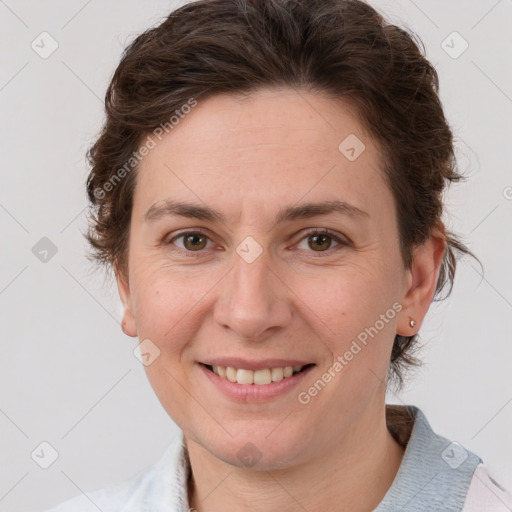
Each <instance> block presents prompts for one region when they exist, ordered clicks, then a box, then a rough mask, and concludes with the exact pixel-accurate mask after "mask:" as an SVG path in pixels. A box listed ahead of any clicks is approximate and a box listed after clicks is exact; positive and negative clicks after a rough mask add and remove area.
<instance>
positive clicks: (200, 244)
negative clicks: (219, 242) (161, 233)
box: [169, 231, 209, 252]
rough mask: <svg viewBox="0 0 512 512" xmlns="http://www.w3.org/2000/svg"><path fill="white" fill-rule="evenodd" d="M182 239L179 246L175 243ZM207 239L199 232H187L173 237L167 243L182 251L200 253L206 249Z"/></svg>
mask: <svg viewBox="0 0 512 512" xmlns="http://www.w3.org/2000/svg"><path fill="white" fill-rule="evenodd" d="M180 239H182V240H183V242H182V243H181V244H178V243H176V241H177V240H180ZM208 240H209V238H208V237H207V236H206V235H205V234H204V233H201V232H199V231H187V232H185V233H181V234H180V235H178V236H175V237H174V238H173V239H172V240H170V241H169V244H173V245H176V246H177V247H178V248H179V249H181V250H182V251H187V252H200V251H201V250H203V249H205V248H206V245H207V243H208Z"/></svg>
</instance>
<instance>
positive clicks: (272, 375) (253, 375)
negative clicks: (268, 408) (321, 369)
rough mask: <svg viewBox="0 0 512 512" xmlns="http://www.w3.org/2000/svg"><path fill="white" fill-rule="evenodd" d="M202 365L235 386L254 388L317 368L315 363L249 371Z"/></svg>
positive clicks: (231, 367)
mask: <svg viewBox="0 0 512 512" xmlns="http://www.w3.org/2000/svg"><path fill="white" fill-rule="evenodd" d="M200 364H201V365H202V366H203V367H204V368H206V369H207V370H208V371H209V372H211V373H213V374H215V375H217V376H218V377H220V378H221V379H223V380H226V381H228V382H231V383H233V384H242V385H253V386H268V385H270V384H273V383H276V382H281V381H285V380H287V379H290V378H292V377H295V376H296V375H298V374H299V373H303V372H306V371H307V370H308V369H309V368H311V367H313V366H315V365H314V364H313V363H309V364H304V365H294V366H291V365H289V366H273V367H269V368H261V369H258V370H249V369H247V368H235V367H234V366H222V365H212V364H204V363H200Z"/></svg>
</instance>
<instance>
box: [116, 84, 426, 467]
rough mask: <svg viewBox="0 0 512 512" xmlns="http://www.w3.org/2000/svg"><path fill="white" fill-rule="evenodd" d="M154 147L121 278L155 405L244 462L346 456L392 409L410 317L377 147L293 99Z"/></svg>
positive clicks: (338, 106) (219, 111) (276, 98)
mask: <svg viewBox="0 0 512 512" xmlns="http://www.w3.org/2000/svg"><path fill="white" fill-rule="evenodd" d="M152 137H153V139H154V140H155V141H156V147H154V148H153V149H150V150H149V154H148V155H147V156H145V157H144V159H143V160H142V162H141V164H140V168H139V170H138V175H137V185H136V190H135V195H134V201H133V214H132V220H131V228H130V242H129V258H128V275H129V279H128V283H126V282H124V281H123V280H122V279H118V283H119V286H120V293H121V296H122V299H123V302H124V305H125V308H126V311H125V317H124V321H123V323H124V329H125V331H126V332H128V333H130V334H132V335H137V336H138V337H139V339H140V341H141V342H143V344H142V349H143V350H142V351H143V352H144V353H145V354H146V355H145V356H144V358H145V364H146V366H145V369H146V372H147V375H148V378H149V380H150V382H151V385H152V387H153V389H154V390H155V392H156V394H157V396H158V398H159V399H160V401H161V403H162V405H163V406H164V408H165V409H166V411H167V412H168V414H169V415H170V416H171V417H172V418H173V419H174V421H175V422H176V423H177V424H178V425H179V426H180V427H181V429H182V430H183V431H184V434H185V436H186V438H187V439H188V440H189V441H192V442H195V443H197V444H199V445H200V446H201V447H203V448H204V449H206V450H207V451H208V452H209V453H211V454H213V455H215V456H216V457H218V458H220V459H222V460H224V461H227V462H229V463H232V464H235V465H239V466H242V465H245V466H252V465H254V466H255V467H258V468H276V467H286V466H289V465H295V464H300V463H303V462H305V461H307V460H308V459H310V458H312V457H318V456H321V455H322V453H327V452H329V451H331V450H332V449H333V447H334V443H336V442H338V441H339V439H341V438H343V436H344V435H349V434H350V433H352V434H354V433H355V431H356V429H357V428H358V426H361V425H362V424H363V423H364V422H365V421H366V424H368V422H369V421H370V419H369V418H371V417H374V416H375V415H377V414H381V413H382V410H383V407H384V393H385V385H384V383H385V381H386V374H387V369H388V364H389V358H390V352H391V347H392V343H393V339H394V336H395V334H396V332H397V331H398V332H400V329H401V327H400V326H401V325H405V324H404V322H407V321H408V320H407V319H406V318H405V317H407V311H408V310H407V307H406V306H404V305H403V304H404V303H403V302H402V300H403V299H404V297H405V295H406V292H407V289H408V288H409V286H410V272H409V271H405V270H404V268H403V265H402V261H401V257H400V251H399V238H398V230H397V218H396V212H395V207H394V202H393V196H392V194H391V192H390V190H389V188H388V186H387V185H386V183H385V181H384V179H383V175H382V172H381V171H380V169H381V165H382V161H381V159H380V156H379V153H378V149H377V147H376V145H375V144H374V143H373V142H372V140H371V139H370V138H369V137H368V136H367V135H366V133H365V132H364V131H363V128H362V126H361V124H360V123H359V121H358V119H357V118H356V117H354V115H353V114H351V113H350V111H349V109H348V108H347V105H345V104H344V103H342V102H335V101H333V100H332V99H329V98H327V97H325V96H323V95H320V94H313V93H306V92H303V93H297V92H295V91H293V90H291V89H282V90H272V91H270V90H267V91H259V92H257V93H253V94H251V95H250V96H248V97H246V98H245V99H241V98H240V97H236V96H234V95H217V96H214V97H211V98H209V99H206V100H200V101H199V102H198V104H197V106H195V107H194V108H192V109H191V112H190V113H189V114H187V115H185V116H184V117H183V118H181V120H180V122H179V124H177V125H175V126H174V128H173V129H172V131H170V133H169V134H165V135H164V136H163V137H161V138H162V140H161V141H159V140H158V138H156V137H155V136H152ZM363 144H364V146H363ZM182 203H186V205H188V206H180V205H181V204H182ZM213 212H216V213H213ZM314 230H317V231H318V233H317V234H316V235H315V233H311V231H314ZM189 231H192V232H194V233H195V234H189V235H187V232H189ZM326 231H328V233H325V232H326ZM417 321H418V319H417ZM402 330H404V328H402ZM404 334H412V333H404ZM337 363H338V364H337ZM218 366H220V367H221V368H220V369H219V368H217V367H218ZM227 367H231V369H229V368H227ZM287 367H288V368H287ZM289 367H292V369H293V367H301V368H303V370H302V371H300V372H299V373H296V374H294V375H292V376H288V377H286V376H285V375H288V374H289V372H290V369H289ZM296 369H297V368H296ZM212 370H215V371H216V372H217V373H220V374H221V375H223V374H224V373H227V376H221V375H217V374H216V373H214V372H213V371H212ZM239 370H246V371H239ZM247 370H248V371H247ZM229 379H231V380H235V379H236V380H237V382H231V380H229ZM255 380H256V383H254V381H255ZM238 381H241V382H253V383H252V384H250V383H246V384H243V383H238ZM269 381H272V383H270V384H269V383H268V382H269ZM372 415H373V416H372ZM354 435H355V434H354Z"/></svg>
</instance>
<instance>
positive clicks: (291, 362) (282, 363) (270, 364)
mask: <svg viewBox="0 0 512 512" xmlns="http://www.w3.org/2000/svg"><path fill="white" fill-rule="evenodd" d="M201 363H202V364H206V365H210V366H225V367H228V366H231V367H232V368H237V369H244V370H252V371H256V370H264V369H266V368H285V367H286V366H306V365H307V364H312V363H311V361H304V360H300V359H261V360H259V361H249V360H248V359H243V358H240V357H217V358H212V359H207V360H204V361H201Z"/></svg>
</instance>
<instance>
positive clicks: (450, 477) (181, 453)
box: [47, 406, 509, 512]
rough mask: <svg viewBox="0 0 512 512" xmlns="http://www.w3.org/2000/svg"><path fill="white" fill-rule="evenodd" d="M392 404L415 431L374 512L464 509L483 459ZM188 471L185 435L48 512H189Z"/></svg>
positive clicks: (419, 415)
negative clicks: (137, 466) (119, 478)
mask: <svg viewBox="0 0 512 512" xmlns="http://www.w3.org/2000/svg"><path fill="white" fill-rule="evenodd" d="M388 407H389V406H388ZM393 408H394V409H395V411H401V412H399V414H402V415H403V417H404V418H405V422H406V423H407V418H410V420H409V423H410V425H412V430H411V428H410V426H409V428H407V427H406V428H405V439H406V441H405V442H406V443H407V446H406V450H405V454H404V457H403V460H402V463H401V465H400V468H399V470H398V473H397V475H396V477H395V479H394V481H393V484H392V485H391V487H390V488H389V490H388V492H387V493H386V495H385V496H384V498H383V500H382V501H381V503H380V504H379V506H378V507H377V508H376V509H375V510H374V512H397V511H399V510H403V511H404V512H425V511H427V510H428V511H429V512H433V511H443V512H452V511H453V512H455V511H457V512H460V511H462V510H463V508H464V507H465V501H466V497H467V495H468V490H469V488H470V484H471V481H472V477H473V474H474V472H475V469H476V468H477V466H478V465H479V464H480V463H481V462H482V461H481V459H480V458H479V457H478V456H477V455H475V454H474V453H472V452H470V451H469V450H466V449H464V448H463V447H462V446H461V445H459V444H458V443H453V442H451V441H449V440H448V439H446V438H444V437H442V436H439V435H437V434H436V433H435V432H434V431H433V430H432V428H431V427H430V425H429V423H428V421H427V419H426V417H425V415H424V414H423V413H422V412H421V411H420V410H419V409H418V408H417V407H415V406H407V407H398V406H393ZM409 432H410V436H408V433H409ZM398 437H400V435H398ZM407 437H409V439H408V442H407ZM189 471H190V468H189V461H188V457H187V453H186V449H185V445H184V443H183V435H180V437H178V438H177V439H176V440H175V441H173V442H172V443H171V444H170V445H169V446H168V448H167V449H166V451H165V453H164V454H163V456H162V457H161V458H160V460H159V461H158V462H156V463H155V464H153V465H151V466H150V467H149V468H147V469H145V470H144V471H142V472H140V473H139V474H138V475H137V476H135V477H134V478H132V479H131V480H128V481H126V482H124V483H122V484H119V485H117V486H112V487H108V488H105V489H101V490H96V491H92V492H88V493H86V494H82V495H80V496H77V497H75V498H72V499H70V500H67V501H65V502H64V503H62V504H60V505H59V506H57V507H55V508H52V509H51V510H48V511H47V512H98V509H99V510H101V511H103V512H128V511H129V512H157V511H158V512H159V511H162V512H163V511H166V512H167V511H168V512H188V511H189V510H190V509H189V504H188V498H187V480H188V476H189ZM466 505H467V503H466ZM493 510H500V511H501V510H509V509H508V507H507V508H493ZM486 512H487V511H486Z"/></svg>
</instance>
